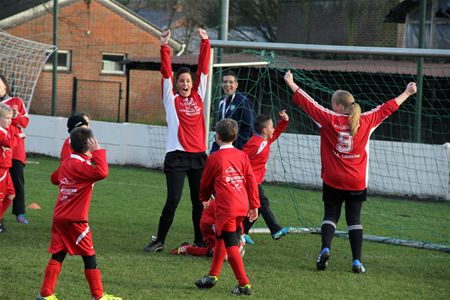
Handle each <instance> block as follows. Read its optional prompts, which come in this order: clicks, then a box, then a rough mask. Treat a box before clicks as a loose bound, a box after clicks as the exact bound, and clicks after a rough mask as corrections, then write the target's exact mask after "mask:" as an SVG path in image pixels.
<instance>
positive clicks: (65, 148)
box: [59, 137, 73, 161]
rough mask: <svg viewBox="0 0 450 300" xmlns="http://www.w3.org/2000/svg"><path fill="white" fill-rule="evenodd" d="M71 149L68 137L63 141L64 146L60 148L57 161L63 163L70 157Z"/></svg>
mask: <svg viewBox="0 0 450 300" xmlns="http://www.w3.org/2000/svg"><path fill="white" fill-rule="evenodd" d="M72 152H73V151H72V147H70V137H68V138H67V139H65V140H64V144H63V145H62V147H61V154H60V159H59V161H63V160H65V159H66V158H68V157H70V154H72Z"/></svg>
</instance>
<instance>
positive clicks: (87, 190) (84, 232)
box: [37, 127, 122, 300]
mask: <svg viewBox="0 0 450 300" xmlns="http://www.w3.org/2000/svg"><path fill="white" fill-rule="evenodd" d="M70 141H71V143H70V145H71V147H72V150H73V153H72V154H71V155H70V157H69V158H67V159H65V160H64V161H63V162H62V163H61V165H60V166H59V168H58V169H57V170H56V171H55V172H53V174H52V176H51V180H52V183H53V184H57V185H59V195H58V200H57V201H56V205H55V210H54V212H53V225H52V239H51V242H50V247H49V249H48V251H49V252H50V253H52V257H51V259H50V261H49V262H48V264H47V268H46V269H45V273H44V282H43V283H42V288H41V291H40V294H39V295H38V297H37V300H43V299H51V300H53V299H56V296H55V294H54V289H55V285H56V281H57V280H58V276H59V273H60V271H61V267H62V262H63V261H64V258H65V257H66V254H67V253H69V254H70V255H81V257H82V258H83V261H84V269H85V270H84V274H85V276H86V279H87V281H88V284H89V288H90V290H91V294H92V298H93V299H94V300H98V299H101V300H120V299H122V298H118V297H114V296H112V295H108V294H106V293H104V291H103V286H102V279H101V275H100V270H99V269H97V263H96V259H95V251H94V245H93V242H92V234H91V230H90V227H89V224H88V215H89V206H90V202H91V196H92V188H93V186H94V183H95V182H97V181H99V180H102V179H104V178H106V177H107V176H108V162H107V161H106V150H104V149H101V148H100V145H99V143H98V142H97V140H96V139H95V138H94V136H93V134H92V131H91V130H90V129H89V128H83V127H80V128H75V129H74V130H73V131H72V132H71V133H70Z"/></svg>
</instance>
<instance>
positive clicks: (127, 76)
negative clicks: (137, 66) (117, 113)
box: [125, 65, 131, 122]
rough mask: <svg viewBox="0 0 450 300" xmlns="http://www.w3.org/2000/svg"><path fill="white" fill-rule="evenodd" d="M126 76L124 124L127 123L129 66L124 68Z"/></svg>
mask: <svg viewBox="0 0 450 300" xmlns="http://www.w3.org/2000/svg"><path fill="white" fill-rule="evenodd" d="M125 73H126V74H127V75H126V79H127V80H126V81H127V83H126V87H125V122H128V114H129V107H130V75H131V67H130V66H129V65H126V66H125Z"/></svg>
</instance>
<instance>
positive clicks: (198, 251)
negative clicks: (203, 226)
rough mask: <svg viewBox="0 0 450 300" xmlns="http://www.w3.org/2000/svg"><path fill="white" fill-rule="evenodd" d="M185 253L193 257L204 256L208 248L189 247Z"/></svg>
mask: <svg viewBox="0 0 450 300" xmlns="http://www.w3.org/2000/svg"><path fill="white" fill-rule="evenodd" d="M186 252H187V254H190V255H193V256H206V255H207V254H208V252H209V248H205V247H195V246H191V247H188V248H187V250H186Z"/></svg>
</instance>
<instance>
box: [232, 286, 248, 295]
mask: <svg viewBox="0 0 450 300" xmlns="http://www.w3.org/2000/svg"><path fill="white" fill-rule="evenodd" d="M231 293H232V294H234V295H237V296H242V295H245V296H250V295H251V294H252V288H251V286H250V284H246V285H244V286H240V285H239V284H238V285H236V286H235V287H234V288H233V289H232V290H231Z"/></svg>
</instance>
